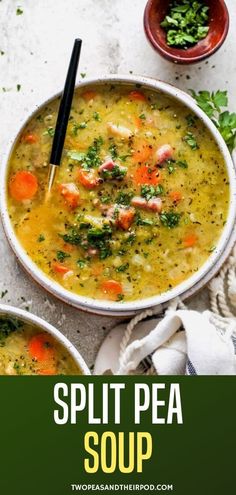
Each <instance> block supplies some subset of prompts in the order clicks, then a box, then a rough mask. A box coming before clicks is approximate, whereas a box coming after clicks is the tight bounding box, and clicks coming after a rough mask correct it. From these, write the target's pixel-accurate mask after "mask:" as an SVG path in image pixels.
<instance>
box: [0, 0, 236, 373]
mask: <svg viewBox="0 0 236 495" xmlns="http://www.w3.org/2000/svg"><path fill="white" fill-rule="evenodd" d="M145 4H146V0H132V1H130V0H70V1H68V0H67V1H66V0H56V1H55V0H37V1H35V0H19V1H18V0H17V1H16V0H0V32H1V37H0V50H2V51H4V52H5V53H4V55H0V119H1V120H0V122H1V125H0V153H1V154H2V152H3V151H4V149H6V146H7V143H8V141H9V140H10V138H11V136H12V134H13V133H16V131H17V129H18V127H19V123H20V122H21V121H22V119H24V118H25V117H26V116H27V115H28V113H29V112H30V110H31V108H32V107H34V106H35V105H36V104H37V103H41V102H42V101H43V99H45V98H47V97H49V96H50V95H51V94H52V93H55V92H57V91H60V90H61V88H62V87H63V84H64V78H65V72H66V69H67V65H68V59H69V56H70V51H71V47H72V44H73V40H74V38H75V37H81V38H82V39H83V49H82V56H81V63H80V70H79V72H85V73H86V74H87V76H88V77H92V76H94V75H96V74H99V75H103V74H108V73H114V74H115V73H120V74H126V73H129V72H130V71H132V72H133V73H134V74H144V75H148V76H153V77H157V78H159V79H163V80H165V81H167V82H170V83H172V84H175V85H176V86H178V87H180V88H182V89H188V88H194V89H212V90H213V89H218V88H220V89H227V90H228V91H229V96H230V108H231V109H232V110H235V109H236V100H235V99H234V100H233V98H234V94H235V87H236V56H235V51H236V49H235V35H234V32H233V31H234V30H235V29H234V23H235V20H236V2H235V1H234V0H228V1H227V5H228V7H229V11H230V16H231V28H230V32H229V35H228V38H227V40H226V42H225V44H224V45H223V47H222V48H221V50H220V51H219V52H218V53H217V54H215V55H214V56H213V57H211V58H210V59H208V62H207V63H206V62H202V63H201V64H198V65H195V66H191V67H181V66H175V65H173V64H171V63H169V62H167V61H165V60H163V59H161V58H160V57H159V56H158V55H157V54H156V53H155V52H154V51H153V49H152V48H151V47H150V45H149V44H148V42H147V40H146V38H145V35H144V32H143V11H144V7H145ZM18 6H21V8H22V9H23V14H22V15H18V16H17V15H16V9H17V7H18ZM79 79H80V75H78V80H79ZM17 84H21V91H19V92H17V88H16V86H17ZM3 87H4V88H6V89H7V91H6V92H4V91H3V90H2V88H3ZM0 260H1V274H0V296H1V291H4V290H6V289H7V290H8V293H7V294H6V295H5V296H4V297H3V299H2V300H1V302H8V303H11V304H13V305H16V306H19V305H20V306H21V307H24V306H25V305H28V301H30V303H29V306H30V309H31V310H32V311H33V312H34V313H36V314H38V315H40V316H42V317H44V318H45V319H47V320H48V321H50V323H52V324H54V325H56V326H57V327H58V328H59V329H61V330H62V331H63V332H64V333H65V334H66V335H67V336H69V338H70V340H71V341H72V342H73V343H74V344H75V345H76V346H77V347H78V349H79V350H80V351H81V353H82V355H83V357H84V358H85V360H86V361H87V363H88V364H89V365H92V363H93V361H94V357H95V355H96V352H97V350H98V347H99V345H100V343H101V341H102V339H103V338H104V335H105V334H106V333H107V331H108V330H109V329H110V328H112V327H113V326H114V324H115V323H116V322H117V319H114V318H106V317H98V316H91V315H87V314H85V313H82V312H79V311H76V310H74V309H73V308H69V307H68V306H66V305H64V304H62V303H60V302H58V301H56V300H55V299H54V298H52V297H49V298H48V296H46V294H45V292H44V291H42V290H41V289H40V288H39V287H37V286H36V285H35V284H34V283H33V282H32V281H31V280H29V278H28V277H27V276H26V275H25V274H24V273H23V272H22V270H21V268H20V267H19V266H18V265H17V263H16V261H15V258H14V256H13V254H12V253H11V251H10V249H9V247H8V245H7V242H6V239H5V237H4V234H3V232H2V228H1V226H0ZM22 298H23V299H24V300H26V301H27V303H25V302H24V300H22ZM205 304H207V294H206V292H205V291H202V292H201V293H200V294H198V296H196V297H195V298H194V300H193V301H192V305H193V306H197V307H199V306H200V305H201V306H202V305H205Z"/></svg>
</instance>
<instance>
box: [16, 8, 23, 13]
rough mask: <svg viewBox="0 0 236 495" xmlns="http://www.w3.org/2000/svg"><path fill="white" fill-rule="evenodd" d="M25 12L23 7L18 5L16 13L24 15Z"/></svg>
mask: <svg viewBox="0 0 236 495" xmlns="http://www.w3.org/2000/svg"><path fill="white" fill-rule="evenodd" d="M23 12H24V11H23V10H22V8H21V7H17V9H16V15H22V14H23Z"/></svg>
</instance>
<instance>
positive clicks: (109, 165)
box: [98, 158, 115, 172]
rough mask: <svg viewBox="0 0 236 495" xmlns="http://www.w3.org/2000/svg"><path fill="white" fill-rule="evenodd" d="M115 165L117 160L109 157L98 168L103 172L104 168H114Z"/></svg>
mask: <svg viewBox="0 0 236 495" xmlns="http://www.w3.org/2000/svg"><path fill="white" fill-rule="evenodd" d="M114 167H115V162H113V160H112V158H107V159H106V160H105V162H103V163H102V165H100V167H99V168H98V171H99V172H103V170H112V169H113V168H114Z"/></svg>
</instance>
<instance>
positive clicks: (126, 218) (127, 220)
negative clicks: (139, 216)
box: [116, 208, 135, 230]
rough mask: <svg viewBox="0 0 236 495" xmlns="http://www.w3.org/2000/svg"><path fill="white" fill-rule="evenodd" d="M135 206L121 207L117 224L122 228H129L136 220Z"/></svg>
mask: <svg viewBox="0 0 236 495" xmlns="http://www.w3.org/2000/svg"><path fill="white" fill-rule="evenodd" d="M134 215H135V210H134V208H120V209H119V212H118V216H117V219H116V225H117V227H119V228H120V229H123V230H128V229H129V228H130V227H131V225H132V223H133V220H134Z"/></svg>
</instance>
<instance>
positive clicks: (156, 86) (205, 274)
mask: <svg viewBox="0 0 236 495" xmlns="http://www.w3.org/2000/svg"><path fill="white" fill-rule="evenodd" d="M112 83H118V84H123V85H130V86H135V84H139V85H140V86H142V87H144V88H147V89H151V90H154V91H155V90H156V91H161V92H162V93H164V94H166V95H168V96H170V97H172V98H173V99H175V100H177V101H178V102H180V103H182V104H184V105H185V106H186V107H188V108H189V109H190V110H191V111H192V112H193V113H195V114H196V115H197V116H198V117H199V118H200V119H201V120H202V122H203V123H204V124H205V125H206V127H207V129H208V130H209V131H210V133H211V134H212V136H213V137H214V139H215V141H216V142H217V144H218V146H219V150H220V152H221V153H222V155H223V158H224V160H225V165H226V168H227V171H228V176H229V182H230V203H229V214H228V218H227V222H226V224H225V226H224V229H223V231H222V235H221V237H220V239H219V242H218V244H217V246H216V249H215V250H214V252H213V253H212V254H211V255H210V256H209V258H208V260H207V261H206V262H205V263H204V265H203V266H202V267H201V268H200V269H199V270H198V271H197V272H196V273H195V274H194V275H192V276H191V277H189V278H188V279H187V280H185V281H184V282H182V283H181V284H179V285H177V286H176V287H174V288H173V289H171V290H169V291H168V292H164V293H162V294H159V295H157V296H152V297H149V298H146V299H140V300H136V301H133V302H112V301H103V300H99V299H92V298H89V297H84V296H79V295H77V294H74V293H72V292H69V291H68V290H66V289H64V288H63V287H62V286H61V285H59V284H58V283H57V282H55V281H53V280H52V279H50V278H49V277H47V276H46V275H45V274H44V273H43V272H42V271H41V270H40V269H39V268H38V267H37V266H36V265H35V263H34V262H33V261H32V260H31V259H30V258H29V257H28V256H27V254H26V252H25V250H24V249H23V247H22V246H21V244H20V243H19V241H18V239H17V237H16V235H15V232H14V230H13V227H12V224H11V221H10V218H9V214H8V210H7V172H8V161H9V157H10V155H11V152H12V150H13V148H14V145H15V143H16V141H17V139H18V137H19V135H20V133H21V132H22V130H23V128H24V126H25V125H26V123H25V122H24V123H23V125H22V127H21V129H20V130H19V133H18V134H17V136H16V137H15V138H14V139H13V140H12V141H11V143H10V145H9V149H8V150H7V152H6V154H5V156H4V158H3V163H2V166H1V175H0V208H1V215H2V222H3V226H4V229H5V232H6V235H7V238H8V240H9V242H10V245H11V247H12V249H13V250H14V252H15V254H16V256H17V258H18V260H19V261H20V262H21V264H22V265H23V267H24V268H25V269H26V271H27V272H28V273H29V274H30V275H31V276H32V277H33V278H34V279H35V280H36V281H37V282H38V283H39V284H40V285H41V286H42V287H44V288H45V289H46V290H47V291H49V292H50V293H52V294H54V295H55V296H56V297H58V298H59V299H61V300H63V301H64V302H66V303H68V304H70V305H72V306H75V307H76V308H80V309H82V310H84V311H89V312H93V313H97V314H105V315H114V316H115V315H118V316H128V315H132V314H135V313H137V312H139V311H140V310H143V309H145V308H150V307H153V306H158V305H165V304H166V303H167V302H168V301H170V300H171V299H173V298H175V297H177V296H181V297H182V298H185V297H187V296H189V295H192V294H193V293H194V292H195V291H197V290H199V289H200V288H201V287H203V285H204V284H205V283H206V282H207V281H208V280H209V279H210V278H211V277H212V276H213V275H214V274H215V272H216V271H217V270H219V268H220V266H221V264H222V262H223V261H224V260H225V258H226V255H227V254H229V250H230V248H231V246H232V242H233V241H232V236H233V227H234V224H235V218H236V174H235V167H234V164H233V161H232V158H231V155H230V153H229V151H228V148H227V146H226V144H225V142H224V140H223V138H222V137H221V135H220V133H219V132H218V130H217V129H216V127H215V125H214V124H213V123H212V122H211V120H210V119H209V118H208V117H207V116H206V114H205V113H204V112H203V111H202V110H201V109H200V108H199V107H198V106H197V105H196V103H195V101H194V100H193V99H192V98H191V97H190V96H189V95H188V94H186V93H184V92H183V91H181V90H180V89H178V88H176V87H174V86H171V85H170V84H167V83H164V82H162V81H158V80H155V79H150V78H146V77H142V76H108V77H102V78H100V79H99V78H98V79H93V80H88V81H83V82H81V83H80V84H79V86H80V87H88V86H91V85H96V84H104V85H109V84H112ZM58 96H59V95H58V94H57V95H54V96H53V97H52V98H50V100H48V101H46V102H43V103H42V105H40V106H37V108H36V109H35V110H34V112H33V113H32V114H31V115H30V116H29V119H31V118H32V117H33V115H34V114H35V112H37V111H38V110H39V109H40V108H41V107H43V106H44V105H46V104H48V103H50V101H51V100H52V99H54V98H56V97H58Z"/></svg>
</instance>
